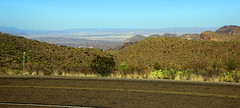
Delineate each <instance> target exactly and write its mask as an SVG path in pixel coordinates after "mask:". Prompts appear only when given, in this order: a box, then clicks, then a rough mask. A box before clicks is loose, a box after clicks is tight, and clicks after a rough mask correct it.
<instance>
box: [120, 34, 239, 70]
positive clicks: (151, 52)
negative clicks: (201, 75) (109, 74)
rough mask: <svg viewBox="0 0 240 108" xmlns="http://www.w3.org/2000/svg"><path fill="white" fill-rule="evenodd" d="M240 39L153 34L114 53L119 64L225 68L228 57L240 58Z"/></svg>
mask: <svg viewBox="0 0 240 108" xmlns="http://www.w3.org/2000/svg"><path fill="white" fill-rule="evenodd" d="M239 52H240V43H239V42H214V41H192V40H186V39H179V38H169V37H151V38H147V39H145V40H143V41H139V42H138V43H136V44H133V45H131V46H129V47H126V48H124V49H122V50H120V51H118V52H116V53H115V55H116V57H117V59H118V62H119V63H126V64H129V65H134V66H145V67H148V68H149V67H150V68H153V66H154V65H156V64H157V65H159V67H160V68H161V69H170V68H173V69H176V70H191V69H210V68H212V67H211V66H212V65H213V64H216V63H217V64H219V65H221V66H222V68H225V64H226V62H227V61H229V60H234V61H238V62H239V61H240V53H239Z"/></svg>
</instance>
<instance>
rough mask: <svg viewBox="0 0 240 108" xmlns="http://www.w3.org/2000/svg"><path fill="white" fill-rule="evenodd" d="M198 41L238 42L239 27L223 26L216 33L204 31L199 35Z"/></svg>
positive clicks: (239, 37) (239, 38) (239, 36)
mask: <svg viewBox="0 0 240 108" xmlns="http://www.w3.org/2000/svg"><path fill="white" fill-rule="evenodd" d="M199 40H211V41H236V40H240V27H239V26H223V27H221V28H219V29H218V30H217V31H216V32H212V31H206V32H203V33H201V35H200V37H199Z"/></svg>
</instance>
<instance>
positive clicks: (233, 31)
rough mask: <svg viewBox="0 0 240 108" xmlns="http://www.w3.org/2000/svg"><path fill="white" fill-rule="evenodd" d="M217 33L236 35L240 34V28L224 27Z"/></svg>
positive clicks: (233, 26)
mask: <svg viewBox="0 0 240 108" xmlns="http://www.w3.org/2000/svg"><path fill="white" fill-rule="evenodd" d="M216 32H217V33H221V34H227V35H236V34H239V33H240V26H236V25H230V26H223V27H221V28H220V29H218V30H217V31H216Z"/></svg>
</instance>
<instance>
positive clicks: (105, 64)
mask: <svg viewBox="0 0 240 108" xmlns="http://www.w3.org/2000/svg"><path fill="white" fill-rule="evenodd" d="M115 65H116V62H115V61H114V58H113V57H112V56H107V57H102V56H96V57H95V59H93V60H92V62H91V68H92V70H93V72H94V73H97V74H100V75H101V76H104V77H106V76H108V75H109V74H111V73H112V72H113V71H114V70H115Z"/></svg>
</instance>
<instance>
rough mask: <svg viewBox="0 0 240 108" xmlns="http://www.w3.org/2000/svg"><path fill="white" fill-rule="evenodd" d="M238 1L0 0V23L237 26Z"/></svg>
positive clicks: (34, 26)
mask: <svg viewBox="0 0 240 108" xmlns="http://www.w3.org/2000/svg"><path fill="white" fill-rule="evenodd" d="M238 4H240V1H239V0H231V1H230V2H229V1H223V0H222V1H219V0H201V1H200V0H199V1H193V0H181V1H179V0H167V1H165V0H141V1H139V0H121V1H115V0H1V7H0V12H1V14H2V16H1V20H0V26H4V27H17V28H19V29H25V30H56V31H59V30H69V29H86V28H87V29H89V28H93V29H103V28H105V29H108V28H110V29H125V28H127V29H159V28H184V27H202V28H208V27H209V28H211V27H222V26H224V25H240V22H239V19H240V15H239V14H237V12H238V11H240V7H239V6H238Z"/></svg>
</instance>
